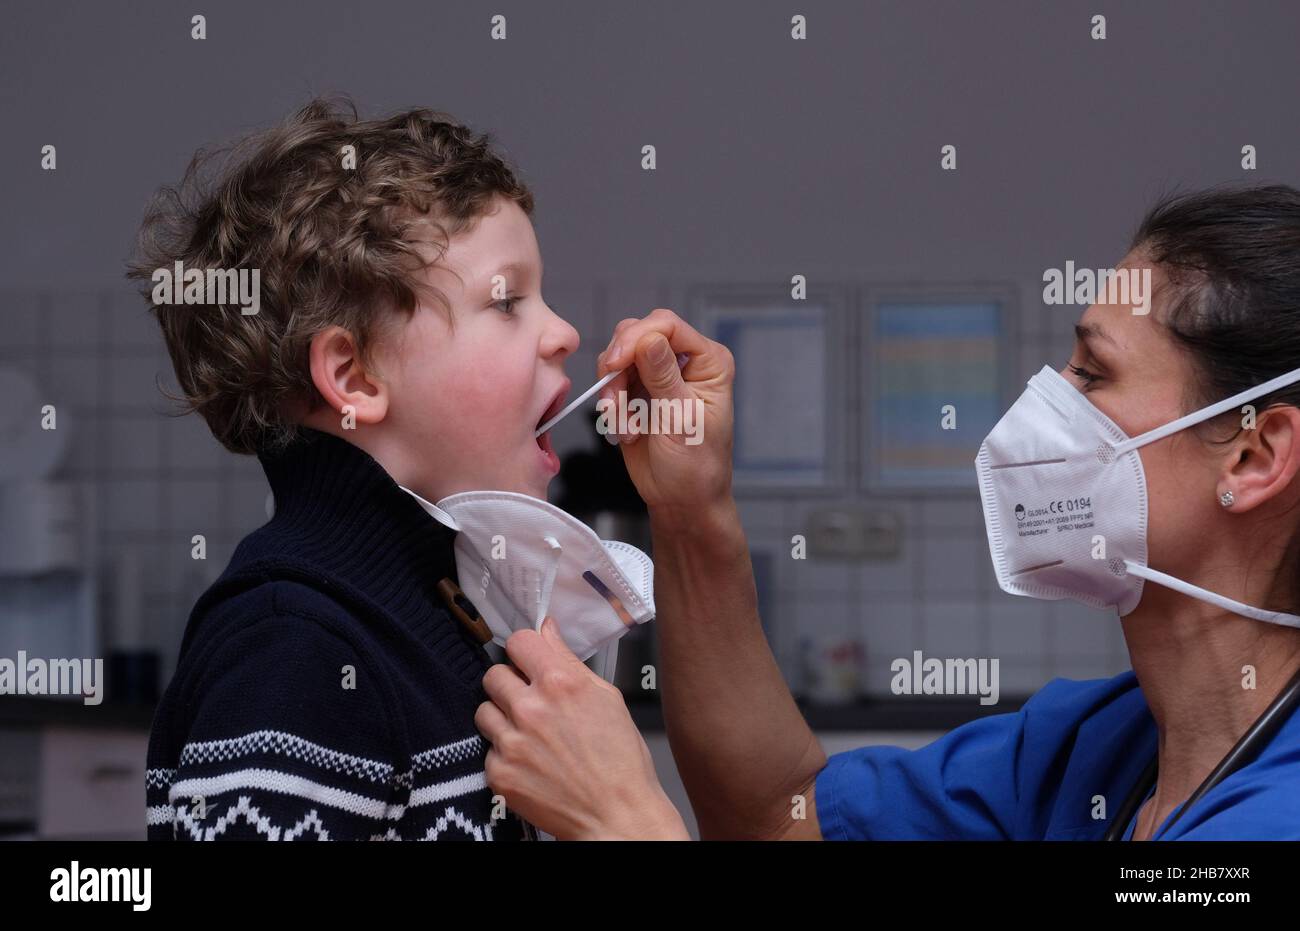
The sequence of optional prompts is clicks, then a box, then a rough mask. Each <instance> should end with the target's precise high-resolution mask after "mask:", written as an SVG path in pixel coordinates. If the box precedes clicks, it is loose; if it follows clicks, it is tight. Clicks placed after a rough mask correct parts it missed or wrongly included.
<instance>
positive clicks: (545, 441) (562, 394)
mask: <svg viewBox="0 0 1300 931" xmlns="http://www.w3.org/2000/svg"><path fill="white" fill-rule="evenodd" d="M568 395H569V381H568V379H565V382H564V385H563V386H561V388H560V390H559V391H557V392H556V393H555V397H553V398H551V403H550V404H548V405H546V410H544V411H542V416H541V417H538V418H537V423H536V424H534V425H533V432H534V433H535V432H537V430H538V429H539V428H540V427H541V426H542V424H544V423H546V421H548V420H550V419H551V418H552V417H554V416H555V415H556V414H558V413H559V412H560V411H562V410H563V409H564V402H565V400H566V399H567V398H568ZM537 445H538V446H540V447H541V448H542V449H543V450H544V451H545V452H548V453H549V452H551V431H550V430H547V431H546V432H545V433H543V434H542V435H541V436H539V437H537Z"/></svg>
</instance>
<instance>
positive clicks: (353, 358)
mask: <svg viewBox="0 0 1300 931" xmlns="http://www.w3.org/2000/svg"><path fill="white" fill-rule="evenodd" d="M310 359H311V379H312V382H313V383H314V384H315V385H316V390H317V391H319V392H320V394H321V397H322V398H324V399H325V403H326V404H328V405H329V406H330V408H331V409H332V410H333V411H334V413H335V414H336V415H337V416H338V418H339V421H340V426H342V425H343V423H344V422H345V421H346V419H347V418H348V416H349V414H350V415H351V416H352V417H353V418H354V420H355V422H356V423H366V424H374V423H379V421H381V420H383V419H384V415H386V414H387V413H388V386H387V385H386V384H384V382H383V381H381V380H380V379H379V378H377V377H376V376H375V375H374V374H373V373H370V372H367V371H366V370H365V367H364V366H363V365H362V362H361V358H360V356H359V354H358V353H357V346H356V343H355V342H354V341H353V339H352V334H351V333H349V332H348V331H347V330H345V329H343V327H340V326H332V327H328V328H326V329H324V330H322V331H321V332H319V333H317V334H316V335H315V336H314V337H312V341H311V350H310Z"/></svg>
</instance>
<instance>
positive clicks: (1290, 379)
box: [1110, 369, 1300, 627]
mask: <svg viewBox="0 0 1300 931" xmlns="http://www.w3.org/2000/svg"><path fill="white" fill-rule="evenodd" d="M1298 381H1300V369H1292V370H1291V371H1290V372H1287V373H1286V374H1284V375H1279V376H1278V377H1277V378H1273V379H1270V380H1269V381H1266V382H1264V383H1263V384H1262V385H1256V386H1255V387H1254V388H1247V389H1246V390H1245V391H1242V392H1239V393H1237V394H1234V395H1233V396H1232V397H1230V398H1225V399H1224V400H1222V401H1219V402H1218V403H1217V404H1211V405H1210V406H1209V407H1203V408H1201V409H1200V410H1199V411H1192V413H1190V414H1187V415H1186V416H1184V417H1179V418H1178V419H1177V420H1171V421H1170V422H1169V423H1167V424H1165V425H1164V426H1161V427H1156V428H1155V429H1153V430H1148V431H1147V432H1146V433H1143V434H1141V435H1140V436H1135V437H1133V438H1132V439H1130V440H1126V441H1124V442H1123V443H1120V444H1118V445H1116V446H1115V447H1113V449H1114V456H1113V457H1111V459H1110V461H1111V462H1114V461H1115V460H1116V459H1118V458H1119V457H1120V456H1122V455H1123V454H1124V453H1127V452H1132V451H1133V450H1135V449H1138V448H1140V447H1142V446H1146V445H1147V444H1148V443H1154V442H1155V441H1156V440H1162V439H1164V438H1165V437H1167V436H1171V435H1173V434H1175V433H1177V432H1178V431H1180V430H1186V429H1187V428H1188V427H1191V426H1195V425H1196V424H1198V423H1201V422H1202V421H1205V420H1209V419H1211V418H1213V417H1218V416H1219V415H1220V414H1226V413H1227V412H1228V411H1230V410H1233V409H1234V408H1236V407H1239V406H1241V405H1243V404H1245V403H1246V402H1248V401H1253V400H1255V399H1256V398H1260V397H1263V396H1264V395H1266V394H1272V393H1273V392H1274V391H1277V390H1278V389H1279V388H1285V387H1287V386H1288V385H1293V384H1295V383H1296V382H1298ZM1124 565H1125V567H1126V568H1127V569H1128V571H1129V572H1130V573H1132V574H1133V575H1136V576H1137V577H1138V578H1141V579H1146V580H1147V581H1149V582H1155V583H1156V584H1157V585H1163V586H1164V587H1165V588H1171V589H1173V590H1174V591H1176V592H1180V593H1181V594H1184V595H1187V596H1188V597H1190V598H1197V599H1199V600H1201V601H1205V602H1209V603H1210V604H1212V605H1214V606H1215V607H1217V608H1222V609H1223V610H1224V611H1231V612H1232V613H1233V614H1239V615H1241V616H1242V617H1248V618H1250V619H1251V620H1255V621H1264V622H1266V623H1269V624H1281V625H1283V626H1285V627H1300V616H1296V615H1294V614H1286V613H1284V612H1281V611H1265V610H1264V609H1263V608H1256V607H1252V606H1251V605H1247V604H1242V603H1241V602H1240V601H1234V600H1233V599H1231V598H1225V597H1224V596H1223V595H1219V594H1216V593H1214V592H1212V591H1209V590H1208V589H1204V588H1201V587H1199V586H1196V585H1191V584H1189V583H1187V582H1184V581H1183V580H1182V579H1177V578H1174V577H1173V576H1172V575H1166V574H1165V573H1163V572H1160V571H1159V570H1156V569H1152V568H1151V567H1150V566H1144V565H1141V564H1139V563H1135V562H1133V560H1131V559H1126V560H1124Z"/></svg>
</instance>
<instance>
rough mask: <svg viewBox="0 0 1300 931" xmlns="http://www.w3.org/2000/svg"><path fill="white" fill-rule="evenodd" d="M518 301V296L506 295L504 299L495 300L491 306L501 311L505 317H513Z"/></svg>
mask: <svg viewBox="0 0 1300 931" xmlns="http://www.w3.org/2000/svg"><path fill="white" fill-rule="evenodd" d="M518 303H519V298H517V297H508V298H506V299H505V300H504V301H497V302H496V303H495V304H493V305H492V306H493V307H495V308H496V309H497V310H499V311H501V312H502V313H503V314H505V315H506V316H507V317H513V316H514V315H515V305H516V304H518Z"/></svg>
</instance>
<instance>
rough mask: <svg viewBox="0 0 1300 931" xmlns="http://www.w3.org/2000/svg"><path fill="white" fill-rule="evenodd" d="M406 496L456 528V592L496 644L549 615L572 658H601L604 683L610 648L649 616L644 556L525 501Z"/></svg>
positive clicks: (472, 494)
mask: <svg viewBox="0 0 1300 931" xmlns="http://www.w3.org/2000/svg"><path fill="white" fill-rule="evenodd" d="M406 491H408V492H410V489H406ZM410 493H411V494H412V495H413V496H414V497H415V498H416V500H417V501H419V502H420V504H421V506H423V507H424V509H425V510H426V511H428V512H429V513H430V514H432V515H433V516H434V517H435V518H437V519H438V520H440V521H442V522H443V523H444V524H446V525H447V526H449V527H451V528H452V529H453V530H455V531H456V542H455V551H456V574H457V576H458V577H459V583H460V588H461V590H462V591H463V592H464V593H465V596H466V597H467V598H469V600H470V601H472V602H473V603H474V606H475V607H476V608H477V609H478V610H479V613H480V614H482V615H483V619H484V621H486V622H487V625H488V627H489V629H490V630H491V631H492V639H493V640H494V641H495V642H496V643H499V644H502V645H504V644H505V642H506V639H507V638H508V637H509V636H510V635H511V634H512V633H514V632H515V631H517V630H528V629H532V630H537V629H539V628H540V627H541V624H542V619H543V618H545V617H546V616H547V615H548V614H549V615H550V616H551V617H552V618H553V619H554V621H555V623H556V626H557V629H558V630H559V632H560V635H561V636H562V637H564V642H565V643H567V644H568V645H569V649H571V650H573V652H574V653H575V654H577V656H578V658H579V659H581V660H586V659H589V658H590V657H592V656H594V655H596V654H597V653H598V652H600V653H603V655H604V657H608V660H605V659H602V661H601V664H602V665H603V666H604V667H605V668H604V670H603V671H602V670H598V671H601V672H602V674H603V675H604V676H605V678H606V679H611V680H612V678H613V670H612V656H613V648H614V646H615V645H616V644H617V642H618V640H619V639H620V638H621V637H622V636H623V635H624V634H626V633H627V632H628V631H629V630H631V629H632V628H633V627H635V626H636V625H637V624H644V623H645V622H646V621H649V620H651V619H652V618H653V617H654V614H655V607H654V564H653V563H652V562H651V561H650V557H649V556H647V555H646V554H645V553H643V552H641V551H640V550H639V549H637V548H636V547H634V546H631V545H629V544H627V543H621V542H619V541H617V540H602V539H600V537H598V536H596V534H595V532H594V531H593V530H592V529H591V528H590V527H588V526H587V525H586V524H584V523H583V522H582V521H580V520H578V519H577V518H576V517H574V516H573V515H571V514H569V513H567V512H565V511H562V510H560V509H559V508H557V507H555V505H553V504H550V503H548V502H546V501H542V500H541V499H539V498H533V497H531V496H529V495H522V494H517V493H515V492H509V491H467V492H462V493H461V494H456V495H451V496H450V497H447V498H443V499H442V500H441V501H439V502H438V503H437V504H436V505H430V504H429V503H428V502H427V501H425V500H424V499H423V498H420V496H419V495H415V493H414V492H410Z"/></svg>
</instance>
